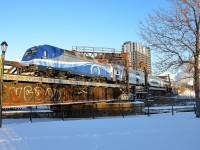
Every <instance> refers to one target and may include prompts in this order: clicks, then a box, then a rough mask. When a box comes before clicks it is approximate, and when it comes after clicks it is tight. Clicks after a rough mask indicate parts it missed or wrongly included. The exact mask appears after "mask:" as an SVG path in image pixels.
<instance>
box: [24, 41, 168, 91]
mask: <svg viewBox="0 0 200 150" xmlns="http://www.w3.org/2000/svg"><path fill="white" fill-rule="evenodd" d="M21 64H22V66H23V67H22V74H29V75H30V74H31V75H33V76H44V77H56V78H63V79H69V78H72V79H80V80H83V79H84V80H86V81H96V82H115V83H125V82H126V73H125V68H124V66H120V65H117V64H108V63H100V62H98V61H97V60H95V59H94V58H92V57H87V56H84V55H79V54H77V53H76V52H75V51H69V50H64V49H61V48H57V47H54V46H51V45H42V46H35V47H32V48H29V49H28V50H27V51H26V52H25V54H24V56H23V58H22V61H21ZM147 82H148V85H149V86H152V87H167V86H169V84H168V83H167V82H166V81H165V80H164V79H161V78H158V77H155V76H152V75H149V76H148V80H147ZM129 84H130V85H140V86H141V85H145V74H144V72H140V71H136V70H132V69H129Z"/></svg>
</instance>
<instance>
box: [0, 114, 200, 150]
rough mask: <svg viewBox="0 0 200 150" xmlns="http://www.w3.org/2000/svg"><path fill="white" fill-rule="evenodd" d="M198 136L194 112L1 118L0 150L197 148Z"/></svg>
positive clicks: (155, 149) (157, 149) (199, 126)
mask: <svg viewBox="0 0 200 150" xmlns="http://www.w3.org/2000/svg"><path fill="white" fill-rule="evenodd" d="M16 121H18V122H17V123H16ZM199 139H200V119H197V118H195V115H194V113H176V114H175V115H174V116H172V115H171V114H159V115H151V116H150V117H148V116H126V117H125V118H122V117H112V118H100V119H82V120H66V121H61V120H49V119H47V120H44V119H41V120H39V119H37V120H36V119H33V123H29V122H28V119H19V120H14V119H4V120H3V128H1V129H0V150H44V149H46V150H55V149H56V150H65V149H68V150H79V149H81V150H94V149H99V150H111V149H114V150H122V149H126V150H133V149H136V150H145V149H146V150H177V149H181V150H188V149H198V147H199V145H198V142H199Z"/></svg>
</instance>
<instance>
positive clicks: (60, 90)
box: [2, 81, 119, 108]
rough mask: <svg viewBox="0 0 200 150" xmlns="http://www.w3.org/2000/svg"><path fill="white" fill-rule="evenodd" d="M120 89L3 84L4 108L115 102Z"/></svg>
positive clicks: (52, 84) (16, 83) (29, 83)
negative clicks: (114, 99) (115, 94)
mask: <svg viewBox="0 0 200 150" xmlns="http://www.w3.org/2000/svg"><path fill="white" fill-rule="evenodd" d="M115 90H116V91H119V88H118V87H117V88H113V87H98V86H84V85H67V84H57V83H32V82H13V81H12V82H11V81H6V82H4V83H3V100H2V106H3V108H8V107H22V106H39V105H55V104H57V105H58V104H75V103H88V102H100V101H109V100H113V97H116V96H114V95H113V93H116V92H113V91H115Z"/></svg>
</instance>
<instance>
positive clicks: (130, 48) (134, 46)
mask: <svg viewBox="0 0 200 150" xmlns="http://www.w3.org/2000/svg"><path fill="white" fill-rule="evenodd" d="M122 52H124V53H129V66H130V67H131V68H133V69H134V70H138V71H144V67H145V68H146V69H147V72H148V73H149V74H151V51H150V49H149V48H148V47H145V46H142V45H140V44H138V43H135V42H131V41H127V42H125V43H124V44H123V45H122Z"/></svg>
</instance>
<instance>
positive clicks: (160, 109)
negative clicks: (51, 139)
mask: <svg viewBox="0 0 200 150" xmlns="http://www.w3.org/2000/svg"><path fill="white" fill-rule="evenodd" d="M188 111H189V112H192V111H194V112H196V105H195V104H194V105H185V106H177V105H171V106H169V105H168V106H167V105H165V106H156V107H155V106H151V105H146V106H144V105H138V106H137V107H132V105H130V106H128V107H127V106H123V107H122V106H121V105H118V107H107V108H97V107H93V108H84V107H82V108H80V107H79V108H65V107H62V106H61V107H56V108H54V109H53V111H52V110H51V109H50V107H49V108H48V109H41V108H35V107H34V108H33V107H28V108H23V109H21V110H4V111H3V119H10V118H15V119H19V118H29V120H30V122H32V121H33V120H34V118H55V119H59V118H60V119H62V120H63V121H64V120H65V119H74V118H93V119H95V118H98V117H111V116H122V117H125V116H129V115H148V116H151V115H153V114H159V113H171V114H172V115H175V113H178V112H188Z"/></svg>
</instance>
